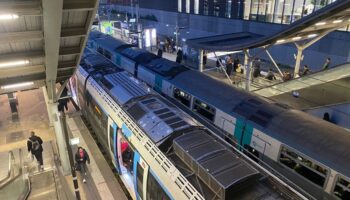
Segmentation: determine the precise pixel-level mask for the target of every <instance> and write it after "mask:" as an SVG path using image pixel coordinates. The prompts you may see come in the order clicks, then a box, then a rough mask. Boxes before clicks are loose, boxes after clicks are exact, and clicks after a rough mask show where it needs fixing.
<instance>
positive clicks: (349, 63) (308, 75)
mask: <svg viewBox="0 0 350 200" xmlns="http://www.w3.org/2000/svg"><path fill="white" fill-rule="evenodd" d="M344 65H350V62H346V63H342V64H338V65H336V66H334V67H331V68H328V69H327V70H320V71H317V72H314V73H310V74H307V75H305V76H299V77H298V78H294V79H291V80H289V81H284V82H278V83H275V84H272V85H269V86H268V87H273V86H276V85H279V84H283V83H288V82H290V81H295V80H300V79H305V78H312V76H315V75H318V74H321V73H328V72H329V71H334V70H335V69H337V68H339V67H343V66H344ZM317 80H319V79H317ZM321 81H322V80H321ZM325 83H326V82H325ZM263 89H266V88H259V89H256V90H252V92H257V91H259V90H263Z"/></svg>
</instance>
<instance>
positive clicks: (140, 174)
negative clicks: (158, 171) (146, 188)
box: [136, 163, 143, 197]
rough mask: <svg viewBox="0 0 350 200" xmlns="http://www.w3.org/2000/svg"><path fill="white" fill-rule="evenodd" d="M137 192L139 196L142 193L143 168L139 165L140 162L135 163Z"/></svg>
mask: <svg viewBox="0 0 350 200" xmlns="http://www.w3.org/2000/svg"><path fill="white" fill-rule="evenodd" d="M136 177H137V193H139V195H140V196H141V197H143V196H142V194H143V168H142V167H141V165H140V163H137V176H136Z"/></svg>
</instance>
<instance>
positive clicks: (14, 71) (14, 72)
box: [0, 65, 45, 78]
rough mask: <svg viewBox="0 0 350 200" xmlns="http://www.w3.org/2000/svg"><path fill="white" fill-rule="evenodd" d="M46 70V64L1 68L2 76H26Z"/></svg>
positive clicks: (0, 74)
mask: <svg viewBox="0 0 350 200" xmlns="http://www.w3.org/2000/svg"><path fill="white" fill-rule="evenodd" d="M42 72H45V67H44V65H31V66H22V67H13V68H7V69H0V78H6V77H14V76H19V75H21V76H25V75H29V74H37V73H42Z"/></svg>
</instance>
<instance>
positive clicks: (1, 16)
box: [0, 14, 18, 20]
mask: <svg viewBox="0 0 350 200" xmlns="http://www.w3.org/2000/svg"><path fill="white" fill-rule="evenodd" d="M8 19H18V15H15V14H2V15H0V20H8Z"/></svg>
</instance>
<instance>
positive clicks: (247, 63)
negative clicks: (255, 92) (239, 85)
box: [244, 49, 253, 91]
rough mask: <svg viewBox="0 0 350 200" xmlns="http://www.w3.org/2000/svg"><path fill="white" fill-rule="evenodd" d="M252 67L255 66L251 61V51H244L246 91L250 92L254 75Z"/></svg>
mask: <svg viewBox="0 0 350 200" xmlns="http://www.w3.org/2000/svg"><path fill="white" fill-rule="evenodd" d="M252 66H253V62H252V59H250V55H249V50H248V49H244V67H245V73H246V74H245V76H246V81H245V89H246V90H247V91H249V89H250V82H251V79H252V73H251V68H252Z"/></svg>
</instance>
